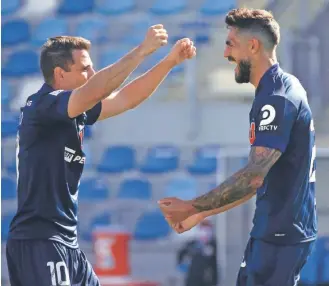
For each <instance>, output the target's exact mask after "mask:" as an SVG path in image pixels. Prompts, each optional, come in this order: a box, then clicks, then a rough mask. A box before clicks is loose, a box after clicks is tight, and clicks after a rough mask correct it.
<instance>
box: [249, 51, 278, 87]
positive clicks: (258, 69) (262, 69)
mask: <svg viewBox="0 0 329 286" xmlns="http://www.w3.org/2000/svg"><path fill="white" fill-rule="evenodd" d="M277 62H278V61H277V59H276V56H275V55H271V56H270V57H269V56H268V55H266V56H263V57H261V58H260V59H259V60H258V61H257V63H256V64H255V65H254V67H252V70H251V75H250V83H251V84H252V85H253V86H254V87H255V88H257V87H258V84H259V81H260V80H261V78H262V77H263V75H264V74H265V73H266V71H267V70H268V69H269V68H270V67H271V66H273V65H274V64H276V63H277Z"/></svg>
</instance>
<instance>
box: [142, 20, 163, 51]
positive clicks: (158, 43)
mask: <svg viewBox="0 0 329 286" xmlns="http://www.w3.org/2000/svg"><path fill="white" fill-rule="evenodd" d="M167 43H168V34H167V31H166V30H165V29H164V27H163V25H162V24H158V25H154V26H151V27H150V28H149V29H148V30H147V33H146V36H145V39H144V41H143V43H142V44H141V45H140V50H141V53H142V55H143V56H148V55H150V54H152V53H153V52H155V51H156V50H157V49H159V48H160V47H162V46H165V45H167Z"/></svg>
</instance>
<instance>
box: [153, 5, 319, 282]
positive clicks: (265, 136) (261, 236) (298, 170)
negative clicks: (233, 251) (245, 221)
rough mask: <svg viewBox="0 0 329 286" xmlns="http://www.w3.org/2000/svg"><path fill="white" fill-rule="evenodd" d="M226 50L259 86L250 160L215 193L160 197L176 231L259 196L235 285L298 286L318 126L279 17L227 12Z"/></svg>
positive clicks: (309, 242) (307, 241) (306, 246)
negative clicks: (290, 64)
mask: <svg viewBox="0 0 329 286" xmlns="http://www.w3.org/2000/svg"><path fill="white" fill-rule="evenodd" d="M226 24H227V26H228V31H229V33H228V37H227V40H226V48H225V52H224V56H225V57H226V58H227V59H228V60H229V61H231V62H235V63H236V64H237V66H236V68H235V79H236V82H237V83H249V82H250V83H251V84H253V85H254V86H255V89H256V90H255V99H254V101H253V104H252V107H251V111H250V114H249V120H250V135H249V139H250V145H251V149H250V154H249V160H248V163H247V164H246V166H244V167H243V168H242V169H240V170H239V171H238V172H236V173H235V174H233V175H232V176H231V177H229V178H228V179H226V180H225V181H224V182H223V183H221V184H220V185H219V186H218V187H216V188H215V189H213V190H211V191H210V192H208V193H206V194H204V195H202V196H200V197H197V198H195V199H193V200H190V201H183V200H180V199H177V198H165V199H162V200H160V201H159V206H160V208H161V210H162V211H163V213H164V215H165V217H166V219H167V221H168V223H169V224H170V225H171V226H172V228H173V229H174V230H176V231H177V232H178V233H182V232H184V231H187V230H189V229H191V228H192V227H193V226H195V225H196V224H198V223H199V222H200V221H202V220H203V219H204V218H205V217H208V216H211V215H215V214H219V213H221V212H224V211H227V210H229V209H231V208H233V207H236V206H238V205H241V204H242V203H244V202H246V201H247V200H249V199H250V198H252V197H253V196H254V195H256V196H257V202H256V211H255V215H254V220H253V224H254V225H253V228H252V230H251V233H250V236H251V237H250V239H249V242H248V245H247V247H246V250H245V253H244V259H243V262H242V263H241V267H240V271H239V274H238V278H237V284H236V285H238V286H256V285H257V286H260V285H263V286H265V285H266V286H293V285H297V283H298V280H299V274H300V271H301V269H302V267H303V265H304V264H305V262H306V261H307V258H308V257H309V255H310V253H311V251H312V247H313V244H314V240H315V239H316V235H317V219H316V200H315V157H316V156H315V131H314V125H313V118H312V113H311V110H310V107H309V104H308V100H307V94H306V92H305V90H304V88H303V87H302V85H301V83H300V82H299V81H298V79H297V78H296V77H294V76H293V75H291V74H288V73H287V72H285V71H283V70H282V69H281V68H280V66H279V64H278V62H277V58H276V47H277V45H278V44H279V40H280V29H279V24H278V23H277V22H276V20H275V19H274V17H273V15H272V14H271V13H269V12H267V11H264V10H254V9H246V8H242V9H234V10H232V11H230V12H229V13H228V14H227V16H226Z"/></svg>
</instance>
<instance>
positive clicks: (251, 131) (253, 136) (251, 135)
mask: <svg viewBox="0 0 329 286" xmlns="http://www.w3.org/2000/svg"><path fill="white" fill-rule="evenodd" d="M255 140H256V124H255V122H251V124H250V128H249V142H250V145H252V144H254V142H255Z"/></svg>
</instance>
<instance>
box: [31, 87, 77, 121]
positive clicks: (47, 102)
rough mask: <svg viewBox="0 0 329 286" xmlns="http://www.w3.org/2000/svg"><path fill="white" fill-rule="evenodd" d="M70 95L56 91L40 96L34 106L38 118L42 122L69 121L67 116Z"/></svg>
mask: <svg viewBox="0 0 329 286" xmlns="http://www.w3.org/2000/svg"><path fill="white" fill-rule="evenodd" d="M71 93H72V91H63V90H56V91H53V92H51V93H48V94H44V95H41V97H40V98H39V100H38V101H37V103H36V105H35V108H36V111H37V114H38V117H39V118H40V119H41V120H43V121H44V122H56V121H71V120H72V119H71V118H70V117H69V115H68V103H69V99H70V96H71ZM32 104H33V103H32Z"/></svg>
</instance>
